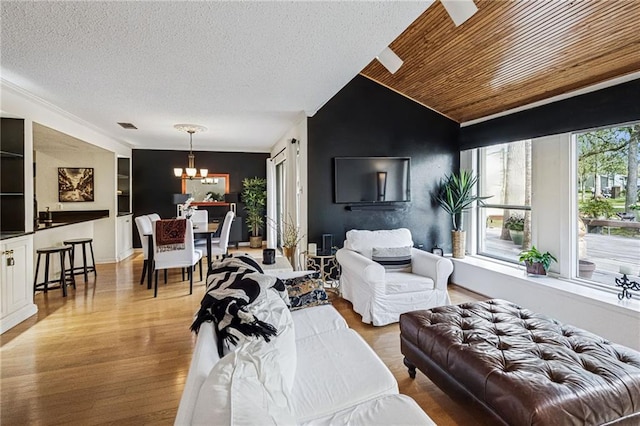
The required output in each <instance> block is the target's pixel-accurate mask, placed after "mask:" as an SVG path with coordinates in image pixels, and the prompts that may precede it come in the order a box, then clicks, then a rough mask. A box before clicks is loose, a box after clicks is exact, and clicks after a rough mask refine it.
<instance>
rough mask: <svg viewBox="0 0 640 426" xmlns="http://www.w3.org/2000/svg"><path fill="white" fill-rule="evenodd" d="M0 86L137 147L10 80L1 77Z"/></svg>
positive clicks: (80, 123) (132, 146) (121, 142)
mask: <svg viewBox="0 0 640 426" xmlns="http://www.w3.org/2000/svg"><path fill="white" fill-rule="evenodd" d="M0 85H1V86H2V90H6V89H9V90H11V91H13V92H15V93H16V94H17V95H19V96H21V97H23V98H25V99H26V100H28V101H29V102H32V103H35V104H38V105H40V106H41V107H43V108H45V109H47V110H49V111H51V112H52V113H54V114H58V115H60V116H62V117H63V118H66V119H67V120H69V121H72V122H74V123H76V124H79V125H81V126H83V127H86V128H88V129H90V130H92V131H94V132H96V133H99V134H101V135H102V136H105V137H107V138H109V139H112V140H113V141H114V142H117V143H119V144H121V145H123V146H125V147H127V148H129V149H133V148H134V147H135V145H133V144H131V143H129V142H126V141H124V140H122V139H120V138H118V137H117V136H114V135H112V134H109V133H107V132H105V131H104V129H102V128H100V127H97V126H96V125H94V124H92V123H90V122H88V121H86V120H84V119H82V118H80V117H78V116H77V115H74V114H71V113H70V112H68V111H66V110H64V109H62V108H60V107H59V106H57V105H54V104H52V103H51V102H49V101H47V100H45V99H42V98H41V97H39V96H37V95H35V94H33V93H31V92H29V91H28V90H26V89H24V88H22V87H20V86H18V85H17V84H15V83H13V82H11V81H9V80H6V79H4V78H2V77H0ZM88 143H89V142H88Z"/></svg>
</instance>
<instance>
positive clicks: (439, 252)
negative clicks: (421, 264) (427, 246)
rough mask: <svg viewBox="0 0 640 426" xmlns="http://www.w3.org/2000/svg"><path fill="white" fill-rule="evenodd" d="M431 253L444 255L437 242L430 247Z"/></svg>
mask: <svg viewBox="0 0 640 426" xmlns="http://www.w3.org/2000/svg"><path fill="white" fill-rule="evenodd" d="M431 253H433V254H437V255H438V256H444V251H443V250H442V248H440V247H438V245H437V244H436V245H435V246H433V248H432V249H431Z"/></svg>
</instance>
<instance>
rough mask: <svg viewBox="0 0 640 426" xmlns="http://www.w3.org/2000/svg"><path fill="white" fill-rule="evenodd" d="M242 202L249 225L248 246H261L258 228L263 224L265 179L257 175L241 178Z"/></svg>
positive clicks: (265, 195) (265, 192)
mask: <svg viewBox="0 0 640 426" xmlns="http://www.w3.org/2000/svg"><path fill="white" fill-rule="evenodd" d="M242 202H243V203H244V209H245V210H246V211H247V219H246V222H247V226H248V227H249V232H250V234H251V235H250V236H249V247H251V248H260V247H262V236H261V235H260V230H261V229H262V227H263V226H264V211H265V206H266V204H267V180H266V179H264V178H259V177H252V178H245V179H243V180H242Z"/></svg>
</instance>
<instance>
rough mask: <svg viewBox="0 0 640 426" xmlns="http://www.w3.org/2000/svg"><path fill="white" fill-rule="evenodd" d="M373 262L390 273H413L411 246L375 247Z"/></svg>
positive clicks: (372, 252)
mask: <svg viewBox="0 0 640 426" xmlns="http://www.w3.org/2000/svg"><path fill="white" fill-rule="evenodd" d="M371 260H373V261H374V262H378V263H379V264H381V265H382V266H384V269H385V270H387V271H389V272H411V246H406V247H373V248H372V249H371Z"/></svg>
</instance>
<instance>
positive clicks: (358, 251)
mask: <svg viewBox="0 0 640 426" xmlns="http://www.w3.org/2000/svg"><path fill="white" fill-rule="evenodd" d="M397 247H404V248H405V249H404V250H405V251H406V252H407V254H409V253H410V256H411V266H410V272H407V271H400V270H393V268H397V266H393V265H392V266H387V269H385V267H384V266H383V265H382V264H381V263H378V262H377V261H374V260H372V253H374V252H379V251H383V250H384V249H389V248H397ZM374 249H375V250H374ZM381 249H382V250H381ZM336 258H337V260H338V263H340V268H341V276H340V287H341V289H342V295H343V297H344V298H345V299H347V300H348V301H350V302H351V303H352V304H353V309H354V310H355V311H356V312H357V313H359V314H360V315H362V321H363V322H365V323H372V324H373V325H386V324H391V323H393V322H397V321H398V320H399V318H400V314H402V313H405V312H411V311H415V310H420V309H430V308H433V307H436V306H442V305H449V304H451V300H450V299H449V293H448V292H447V281H448V280H449V276H450V275H451V273H452V272H453V263H452V262H451V261H450V260H449V259H446V258H444V257H441V256H437V255H434V254H431V253H428V252H425V251H422V250H418V249H415V248H413V240H412V238H411V232H410V231H409V230H408V229H406V228H400V229H393V230H380V231H363V230H351V231H349V232H347V239H346V240H345V242H344V248H342V249H340V250H338V252H337V253H336ZM387 260H388V259H387ZM389 263H391V264H393V260H391V261H390V262H389ZM407 266H408V265H407Z"/></svg>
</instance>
